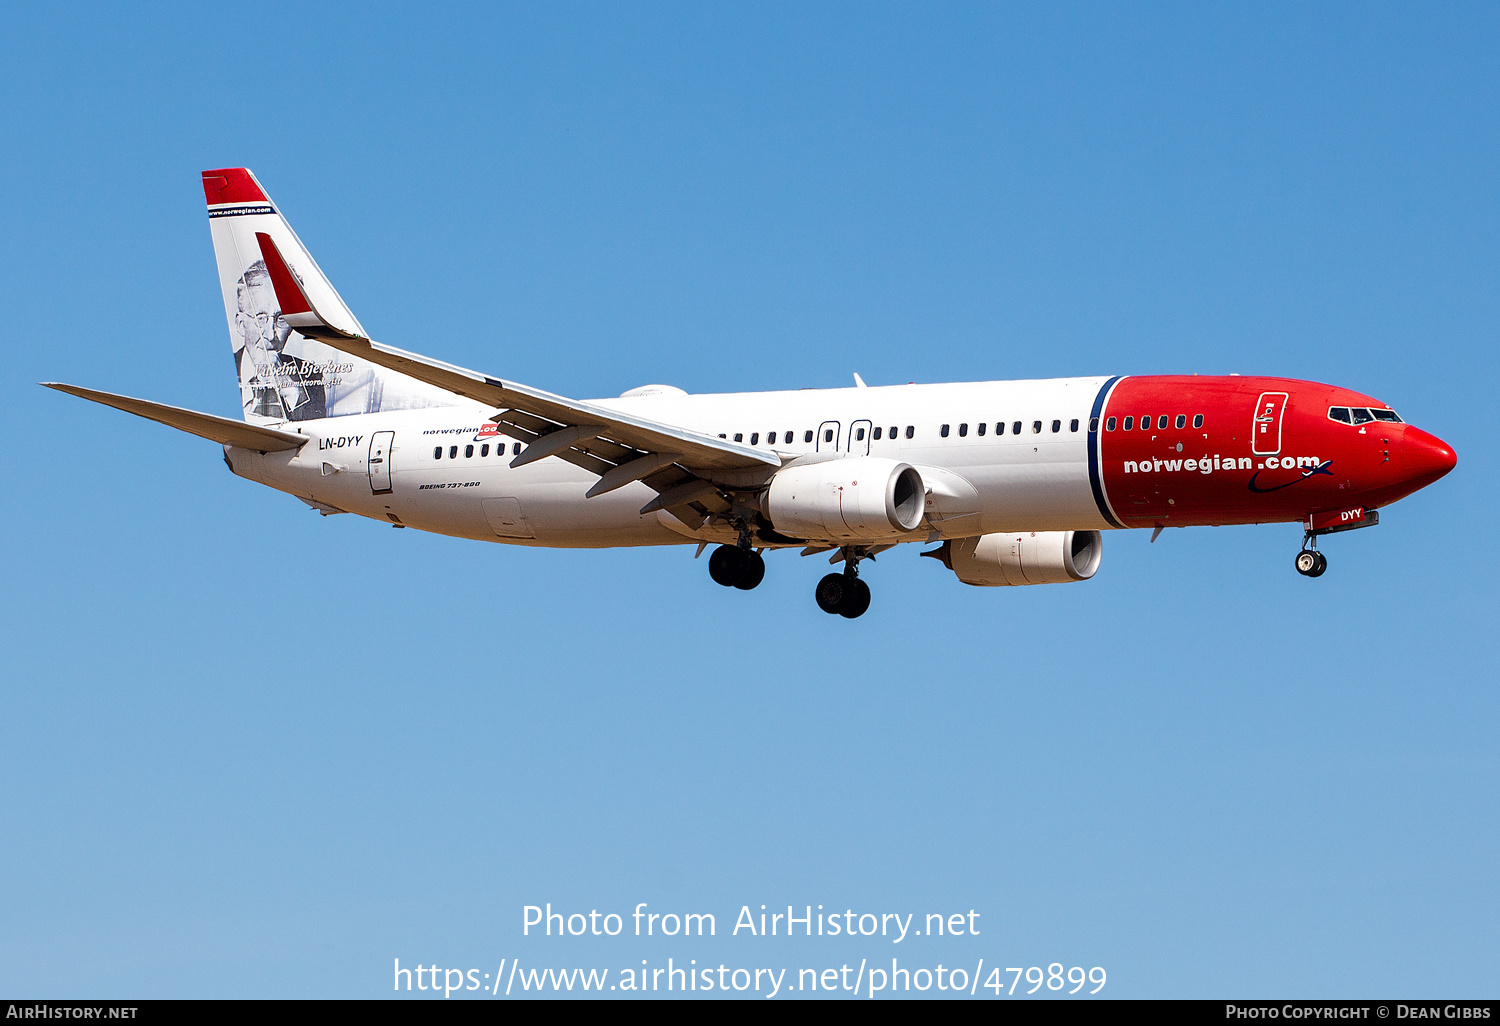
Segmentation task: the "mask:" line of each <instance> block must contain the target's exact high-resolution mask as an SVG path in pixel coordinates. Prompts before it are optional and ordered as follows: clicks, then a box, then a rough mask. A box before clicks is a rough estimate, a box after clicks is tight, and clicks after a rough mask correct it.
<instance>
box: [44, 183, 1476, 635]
mask: <svg viewBox="0 0 1500 1026" xmlns="http://www.w3.org/2000/svg"><path fill="white" fill-rule="evenodd" d="M203 191H204V194H205V196H206V198H207V200H208V216H209V225H210V228H211V233H212V235H213V244H214V254H215V256H216V257H217V259H218V266H219V284H220V287H221V290H222V292H223V299H224V312H225V316H226V318H227V320H228V325H229V335H230V340H231V343H232V349H233V353H234V363H235V369H236V372H237V374H238V377H239V387H240V402H241V405H242V407H243V411H244V417H243V420H233V419H230V418H225V417H218V416H213V415H211V414H206V413H196V412H193V411H190V410H183V409H179V408H176V407H170V406H163V405H161V404H159V403H153V402H147V401H145V400H141V399H131V398H127V397H125V396H118V395H112V394H110V393H106V392H97V391H94V390H92V389H86V388H79V387H76V386H72V385H62V384H56V383H49V386H48V387H51V388H56V389H60V390H62V391H65V392H70V393H72V394H74V395H77V396H81V397H83V398H86V399H92V400H94V401H96V402H101V403H105V404H107V405H110V406H114V407H116V408H118V409H122V410H125V411H127V412H130V413H135V414H139V415H140V416H143V417H148V418H150V419H152V420H156V421H160V422H162V423H164V424H167V425H170V426H171V427H175V428H178V429H180V430H183V431H188V432H191V433H193V434H196V435H200V436H202V437H204V438H208V439H211V440H212V441H215V442H218V443H220V444H221V445H222V446H223V447H224V460H225V462H226V463H227V464H228V465H229V469H230V470H232V471H233V472H234V473H235V474H238V475H239V476H241V477H245V478H249V479H250V480H252V481H258V482H260V483H262V484H265V485H269V486H270V487H272V488H276V489H279V490H281V491H284V492H288V493H290V494H292V495H295V496H297V498H299V499H301V500H302V501H303V502H305V503H307V504H308V505H309V506H311V507H313V508H314V509H316V510H318V511H319V512H321V513H324V514H334V513H355V514H358V515H360V516H365V517H369V518H370V519H372V520H378V521H381V522H383V523H389V524H393V525H394V526H396V527H413V528H417V529H419V530H424V531H435V532H438V533H440V534H448V535H455V536H458V537H462V538H472V539H475V540H481V541H491V542H506V543H510V544H514V545H539V546H567V547H581V548H602V547H607V546H616V545H674V544H678V545H680V544H696V545H697V546H698V554H699V555H701V554H702V552H703V550H704V548H705V547H707V546H709V545H715V546H717V547H716V548H715V550H714V552H713V554H712V556H711V558H710V559H709V573H710V574H711V575H712V577H713V579H714V580H715V581H717V582H718V583H720V584H722V585H725V586H726V587H734V588H741V589H750V588H754V587H755V586H756V585H757V584H759V583H760V581H761V579H762V577H763V576H764V575H765V561H764V557H763V553H764V552H765V551H766V550H769V549H782V548H797V549H801V550H802V552H803V553H804V554H815V553H829V554H830V561H831V562H834V563H838V562H842V563H843V568H842V572H841V573H830V574H828V575H827V576H826V577H824V578H823V579H822V580H821V581H819V583H818V585H817V588H816V591H815V595H816V599H817V603H818V605H819V606H820V607H822V608H823V609H824V610H825V611H827V612H829V613H836V614H841V615H843V616H846V617H851V618H852V617H857V616H859V615H860V614H862V613H863V612H864V611H865V610H866V609H867V608H868V607H869V604H870V590H869V588H868V586H867V585H866V584H865V582H864V581H863V580H861V579H860V577H859V566H860V563H861V562H863V561H864V560H866V559H871V558H873V557H874V556H875V555H876V554H877V553H879V552H883V551H885V550H887V549H890V548H892V547H893V546H895V545H898V544H900V543H902V542H924V543H929V544H933V545H934V546H935V548H933V549H931V550H929V551H926V552H923V553H922V555H924V556H932V557H935V558H936V559H937V560H939V561H940V562H941V564H942V565H943V566H945V567H947V568H948V569H949V570H951V571H952V572H953V573H954V574H955V575H956V576H957V578H958V579H959V580H960V581H963V582H964V583H965V584H973V585H1022V584H1049V583H1066V582H1070V581H1083V580H1088V579H1089V578H1090V577H1092V576H1093V575H1094V573H1095V572H1096V571H1097V570H1098V568H1099V561H1100V556H1101V554H1102V549H1103V534H1102V532H1104V531H1108V530H1118V529H1121V528H1150V529H1152V530H1153V531H1155V532H1158V533H1159V532H1160V531H1161V530H1163V529H1164V528H1167V527H1192V526H1199V525H1223V524H1263V523H1298V524H1301V525H1302V529H1303V541H1302V548H1301V550H1300V551H1299V552H1298V553H1297V556H1296V568H1297V570H1298V572H1299V573H1302V574H1304V575H1306V576H1308V577H1317V576H1319V575H1321V574H1322V573H1323V571H1324V569H1325V568H1326V566H1327V563H1326V560H1325V558H1324V556H1323V554H1322V553H1321V552H1319V551H1318V549H1317V539H1318V538H1319V537H1320V536H1321V535H1324V534H1329V533H1332V532H1336V531H1346V530H1351V529H1354V528H1360V527H1368V526H1372V525H1374V524H1375V523H1377V522H1378V520H1379V516H1378V514H1377V512H1376V511H1377V510H1378V509H1379V508H1381V507H1384V506H1387V505H1389V504H1390V503H1393V502H1395V501H1396V500H1397V499H1400V498H1402V497H1404V496H1407V495H1410V494H1411V493H1412V492H1414V491H1416V490H1417V489H1419V488H1422V487H1424V486H1426V485H1428V484H1431V483H1432V482H1433V481H1436V480H1437V479H1438V478H1440V477H1442V476H1443V475H1444V474H1446V473H1448V471H1450V470H1452V469H1453V467H1454V464H1455V462H1456V457H1455V455H1454V453H1453V450H1452V449H1451V448H1450V447H1449V446H1447V445H1446V444H1444V443H1443V442H1442V441H1441V440H1440V439H1438V438H1436V437H1435V436H1433V435H1431V434H1429V433H1427V432H1426V431H1423V430H1422V429H1420V428H1417V427H1414V426H1412V425H1410V424H1406V423H1404V422H1403V421H1402V419H1401V418H1400V417H1399V416H1397V414H1396V413H1395V411H1393V410H1392V409H1391V408H1390V407H1389V406H1387V405H1386V404H1385V403H1383V402H1379V401H1378V400H1375V399H1372V398H1371V397H1369V396H1366V395H1361V394H1360V393H1358V392H1352V391H1350V390H1349V389H1346V388H1339V387H1337V386H1333V385H1323V384H1318V383H1315V382H1311V381H1297V380H1292V379H1288V378H1268V377H1240V376H1229V377H1198V376H1144V377H1130V376H1097V377H1083V378H1057V379H1052V380H1044V381H985V382H972V383H959V384H940V385H918V384H910V385H897V386H890V387H875V388H867V387H865V386H864V382H863V381H860V380H859V379H858V376H857V375H856V379H855V380H856V387H853V388H840V389H802V390H798V391H788V392H739V393H727V394H719V395H689V394H687V393H686V392H684V391H682V390H681V389H678V388H673V387H671V386H668V385H646V386H644V387H641V388H635V389H632V390H630V391H628V392H626V393H624V394H623V395H621V396H620V397H619V398H616V399H595V400H588V401H579V400H573V399H567V398H564V397H563V396H559V395H553V394H551V393H548V392H543V391H541V390H539V389H536V388H531V387H529V386H527V385H522V384H517V383H516V382H513V381H506V380H503V379H501V378H497V377H493V376H491V375H489V374H484V373H480V372H478V371H472V370H466V369H464V368H462V367H457V366H454V365H452V364H449V363H444V362H442V361H440V360H436V359H432V358H429V357H425V356H419V355H416V354H414V353H410V352H406V351H403V350H400V349H396V348H393V347H391V346H387V345H382V344H380V343H378V342H374V341H372V340H371V339H370V338H369V336H368V335H367V334H366V332H365V330H364V328H363V327H361V326H360V323H359V321H358V320H357V319H356V318H355V316H354V314H353V313H352V312H351V311H350V310H349V308H348V307H347V306H346V305H345V304H344V302H343V300H342V299H340V298H339V295H338V293H337V292H335V291H334V288H333V286H332V285H331V284H330V283H329V282H328V279H327V278H325V277H324V275H323V273H322V271H320V270H319V269H318V265H317V264H316V263H314V262H313V259H312V256H311V255H310V254H309V253H308V251H307V249H306V248H305V247H304V246H303V245H302V242H301V241H300V240H299V239H298V238H297V236H296V234H295V233H294V232H293V231H292V229H291V227H290V226H289V225H288V224H287V222H286V221H285V219H283V218H282V216H281V214H280V212H279V211H278V210H277V208H276V206H275V204H273V203H272V202H271V200H270V197H268V196H267V195H266V192H265V190H264V189H262V188H261V186H260V183H259V182H258V181H257V180H256V179H255V176H254V175H252V174H251V173H250V172H249V171H248V170H246V169H245V168H224V169H221V170H216V171H205V172H203ZM1153 540H1154V535H1153Z"/></svg>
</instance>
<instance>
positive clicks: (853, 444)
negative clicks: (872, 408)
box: [845, 420, 870, 456]
mask: <svg viewBox="0 0 1500 1026" xmlns="http://www.w3.org/2000/svg"><path fill="white" fill-rule="evenodd" d="M845 451H846V452H848V453H849V455H851V456H853V455H855V454H858V455H861V456H868V455H870V422H869V421H868V420H856V421H855V422H854V423H853V424H850V425H849V445H848V447H847V448H846V449H845Z"/></svg>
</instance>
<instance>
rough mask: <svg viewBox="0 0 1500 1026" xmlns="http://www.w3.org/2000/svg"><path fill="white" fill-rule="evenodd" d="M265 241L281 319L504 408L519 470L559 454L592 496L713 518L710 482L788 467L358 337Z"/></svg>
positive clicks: (715, 501) (715, 499)
mask: <svg viewBox="0 0 1500 1026" xmlns="http://www.w3.org/2000/svg"><path fill="white" fill-rule="evenodd" d="M257 239H258V241H259V242H260V248H261V254H262V256H264V257H265V261H266V269H267V271H268V273H269V275H270V278H271V284H272V286H273V287H274V288H275V290H276V298H277V301H278V302H279V303H280V305H281V309H282V315H283V316H284V317H286V319H287V321H288V323H289V324H291V325H292V327H294V328H296V330H298V331H299V332H301V333H302V334H304V335H306V336H308V337H310V338H315V339H317V340H318V341H320V342H324V343H326V344H328V345H330V346H332V347H333V348H335V349H338V350H340V351H342V352H345V353H348V354H349V355H350V356H357V357H359V358H360V359H362V360H368V361H369V362H370V363H373V364H377V365H378V366H381V367H386V368H388V369H390V370H393V371H397V372H398V373H401V374H405V375H407V376H408V377H412V378H416V379H417V380H418V381H425V382H427V383H428V384H430V385H436V386H437V387H438V388H441V389H444V390H446V391H448V392H452V393H453V394H454V395H460V396H464V397H465V398H468V399H473V400H475V401H476V402H480V403H483V404H484V405H486V406H491V407H496V408H498V409H499V410H500V411H501V412H500V413H498V414H496V415H495V416H494V417H492V418H490V419H491V420H493V421H494V422H495V423H497V424H500V425H501V426H502V427H504V428H505V430H506V434H509V435H511V436H512V437H515V438H520V439H521V440H522V441H525V442H527V443H528V445H527V447H526V449H525V450H524V451H522V453H521V454H520V455H519V456H517V457H516V458H515V459H514V460H513V461H512V462H511V466H513V467H519V466H524V465H525V464H527V463H533V462H536V461H537V460H540V459H544V458H545V457H548V456H557V457H559V458H561V459H564V460H567V461H568V462H570V463H573V464H574V465H576V466H579V467H582V468H584V469H585V470H588V471H590V472H592V473H595V474H598V475H600V480H599V481H598V482H597V483H596V484H595V485H594V487H593V488H591V489H590V490H589V495H590V496H594V495H599V494H602V493H604V492H607V491H611V490H613V489H615V488H619V487H622V486H624V485H627V484H630V483H631V482H632V481H644V482H645V483H646V484H647V485H649V486H650V487H652V488H654V489H655V490H656V491H657V492H658V493H660V494H659V495H658V497H657V498H656V499H655V500H653V501H652V502H650V503H647V505H646V506H645V507H644V508H643V509H642V512H643V513H646V512H650V511H651V510H652V509H667V510H672V511H674V512H675V511H676V510H677V509H680V508H681V507H683V506H687V505H691V504H698V505H699V506H701V507H703V509H702V512H703V513H704V514H706V513H707V512H710V511H722V510H723V509H727V508H728V504H727V503H725V502H724V501H723V499H722V498H721V497H719V496H718V495H717V490H716V489H715V488H713V487H712V486H711V485H709V484H708V483H707V481H705V480H704V478H706V477H709V476H712V475H713V474H714V473H715V472H723V471H747V470H748V471H754V470H765V471H769V470H775V469H777V468H779V467H780V466H781V460H780V458H779V457H777V456H776V455H775V454H774V453H772V452H768V451H763V450H759V449H753V448H751V447H749V446H747V445H743V444H741V443H736V442H730V441H726V440H725V439H722V438H716V437H714V436H713V435H706V434H702V433H700V432H697V431H689V430H686V429H684V428H680V427H676V426H674V425H671V424H663V423H661V422H659V421H654V420H649V419H647V418H644V417H636V416H632V415H631V414H628V413H623V412H620V411H618V410H610V409H606V408H604V407H602V406H598V405H596V404H594V403H587V402H580V401H578V400H575V399H568V398H565V397H563V396H560V395H553V394H552V393H551V392H544V391H542V390H541V389H537V388H531V387H530V386H528V385H522V384H518V383H516V382H514V381H502V380H500V379H499V378H495V377H491V376H490V375H488V374H482V373H480V372H479V371H473V370H468V369H467V368H464V367H459V366H456V365H454V364H451V363H444V362H443V361H441V360H434V359H431V358H429V357H426V356H420V355H418V354H416V353H410V352H407V351H406V350H404V349H397V348H396V347H394V346H387V345H383V344H381V343H379V342H374V341H371V340H370V339H368V338H365V337H363V336H361V335H357V334H352V333H350V332H349V331H348V330H346V329H344V328H340V327H338V326H337V325H335V324H334V323H332V322H331V321H329V320H328V319H326V318H324V317H323V316H322V315H321V314H320V313H319V312H318V310H317V308H316V307H315V306H314V305H313V303H312V301H311V299H310V297H309V296H308V294H307V293H306V291H304V290H303V289H302V287H301V283H300V280H299V279H298V277H297V275H296V273H295V271H294V270H292V269H291V268H289V267H288V266H287V264H286V261H285V260H284V259H283V258H282V256H281V253H280V251H279V250H277V248H276V244H275V242H273V241H272V240H271V238H270V237H269V236H267V235H264V234H258V235H257ZM700 522H701V517H700ZM693 526H696V524H694V525H693Z"/></svg>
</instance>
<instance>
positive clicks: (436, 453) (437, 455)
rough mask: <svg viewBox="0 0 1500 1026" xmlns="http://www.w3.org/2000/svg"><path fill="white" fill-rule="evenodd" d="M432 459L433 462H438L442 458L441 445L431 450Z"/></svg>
mask: <svg viewBox="0 0 1500 1026" xmlns="http://www.w3.org/2000/svg"><path fill="white" fill-rule="evenodd" d="M432 458H433V459H435V460H440V459H442V458H443V447H442V446H441V445H439V446H437V447H436V448H434V449H433V450H432Z"/></svg>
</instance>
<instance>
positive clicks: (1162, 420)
mask: <svg viewBox="0 0 1500 1026" xmlns="http://www.w3.org/2000/svg"><path fill="white" fill-rule="evenodd" d="M1156 427H1157V430H1159V431H1165V430H1166V429H1167V415H1166V414H1165V413H1163V414H1162V415H1161V416H1160V417H1158V418H1157V419H1156Z"/></svg>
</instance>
